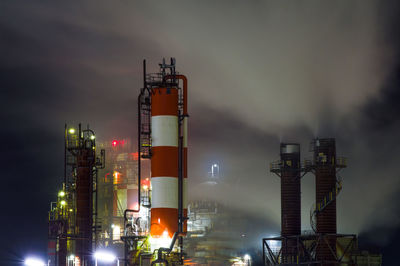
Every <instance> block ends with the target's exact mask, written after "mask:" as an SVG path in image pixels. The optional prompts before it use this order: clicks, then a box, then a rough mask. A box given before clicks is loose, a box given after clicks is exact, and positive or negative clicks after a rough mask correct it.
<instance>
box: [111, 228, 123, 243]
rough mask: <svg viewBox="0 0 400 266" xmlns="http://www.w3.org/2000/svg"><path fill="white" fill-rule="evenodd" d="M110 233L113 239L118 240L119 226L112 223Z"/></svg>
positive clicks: (119, 234) (119, 236) (119, 235)
mask: <svg viewBox="0 0 400 266" xmlns="http://www.w3.org/2000/svg"><path fill="white" fill-rule="evenodd" d="M112 233H113V240H116V241H118V240H120V238H121V227H119V226H118V225H114V227H112Z"/></svg>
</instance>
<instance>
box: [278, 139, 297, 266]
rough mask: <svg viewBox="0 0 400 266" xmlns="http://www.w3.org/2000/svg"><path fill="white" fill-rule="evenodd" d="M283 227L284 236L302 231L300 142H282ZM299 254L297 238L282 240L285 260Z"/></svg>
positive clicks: (294, 258) (293, 259)
mask: <svg viewBox="0 0 400 266" xmlns="http://www.w3.org/2000/svg"><path fill="white" fill-rule="evenodd" d="M280 148H281V150H280V153H281V154H280V156H281V173H280V174H281V227H282V233H281V234H282V236H283V237H288V236H295V235H300V233H301V209H300V208H301V203H300V202H301V196H300V171H301V169H300V168H301V166H300V144H297V143H281V147H280ZM296 254H297V241H296V239H289V240H287V241H283V242H282V258H283V260H285V261H284V262H288V263H290V262H295V261H296Z"/></svg>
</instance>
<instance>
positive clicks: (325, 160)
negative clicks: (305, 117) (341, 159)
mask: <svg viewBox="0 0 400 266" xmlns="http://www.w3.org/2000/svg"><path fill="white" fill-rule="evenodd" d="M313 144H314V145H313V146H314V164H315V183H316V197H315V200H316V211H317V212H316V233H317V234H336V193H337V189H336V168H337V166H336V144H335V139H333V138H326V139H318V138H317V139H315V140H314V142H313ZM326 239H327V243H325V242H323V243H320V245H318V247H317V260H318V261H335V260H336V258H335V254H336V237H335V236H329V237H327V238H326Z"/></svg>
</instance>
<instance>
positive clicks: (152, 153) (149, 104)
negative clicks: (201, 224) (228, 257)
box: [48, 58, 188, 266]
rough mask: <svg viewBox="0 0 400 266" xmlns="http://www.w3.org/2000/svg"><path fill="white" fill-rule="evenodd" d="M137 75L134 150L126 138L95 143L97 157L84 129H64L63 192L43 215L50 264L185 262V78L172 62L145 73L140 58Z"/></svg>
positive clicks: (89, 132) (91, 135) (91, 136)
mask: <svg viewBox="0 0 400 266" xmlns="http://www.w3.org/2000/svg"><path fill="white" fill-rule="evenodd" d="M143 73H144V75H143V76H144V87H143V88H142V89H141V90H140V94H139V97H138V142H137V145H138V146H137V149H135V148H134V145H133V143H132V141H131V140H130V139H129V138H124V139H113V140H111V141H106V142H103V143H100V145H99V146H100V147H101V148H102V150H101V153H100V155H99V156H97V155H96V139H95V134H94V132H93V131H92V130H91V129H89V128H87V129H82V128H81V125H79V128H78V129H75V128H73V127H67V126H66V127H65V177H64V183H63V189H62V190H61V191H60V192H59V194H58V196H59V197H58V199H57V202H54V203H52V205H51V209H50V212H49V248H48V249H49V258H50V261H49V265H82V266H86V265H94V264H96V265H97V261H98V259H99V258H100V257H99V256H97V255H96V254H98V253H99V252H100V251H102V250H112V251H113V253H114V254H116V255H115V258H114V260H115V261H117V262H118V263H123V264H124V265H150V264H151V265H154V264H157V265H160V264H168V263H174V264H179V265H182V264H183V263H184V253H183V247H184V246H183V237H185V236H186V233H187V203H186V193H187V181H186V180H187V156H188V152H187V118H188V107H187V79H186V77H185V76H184V75H181V74H179V73H177V72H176V71H175V59H172V58H171V61H170V63H168V64H167V63H166V61H165V60H163V62H162V63H161V64H160V71H159V72H158V73H152V74H147V73H146V63H145V61H144V62H143ZM180 83H181V84H180ZM180 85H181V86H180ZM106 153H107V161H106V160H105V154H106Z"/></svg>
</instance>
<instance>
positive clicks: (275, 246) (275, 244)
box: [267, 240, 281, 249]
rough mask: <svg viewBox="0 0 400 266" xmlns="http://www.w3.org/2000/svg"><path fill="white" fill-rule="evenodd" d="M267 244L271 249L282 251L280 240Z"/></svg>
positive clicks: (270, 241)
mask: <svg viewBox="0 0 400 266" xmlns="http://www.w3.org/2000/svg"><path fill="white" fill-rule="evenodd" d="M267 243H268V245H269V247H270V248H271V249H280V248H281V242H280V241H278V240H268V241H267Z"/></svg>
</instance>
